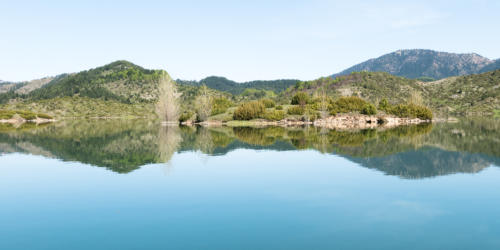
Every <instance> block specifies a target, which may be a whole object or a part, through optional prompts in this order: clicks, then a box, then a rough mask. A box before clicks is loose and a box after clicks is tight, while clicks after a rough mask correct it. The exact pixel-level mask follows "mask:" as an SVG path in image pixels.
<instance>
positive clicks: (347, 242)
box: [0, 120, 500, 249]
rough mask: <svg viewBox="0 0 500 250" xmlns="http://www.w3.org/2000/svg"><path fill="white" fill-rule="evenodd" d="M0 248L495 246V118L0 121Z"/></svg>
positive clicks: (499, 199) (498, 226)
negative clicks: (352, 125) (273, 123)
mask: <svg viewBox="0 0 500 250" xmlns="http://www.w3.org/2000/svg"><path fill="white" fill-rule="evenodd" d="M0 152H1V155H0V200H1V201H2V203H1V206H0V221H1V226H0V249H500V214H499V211H500V191H499V190H500V168H499V166H500V121H498V120H464V121H460V122H456V123H436V124H423V125H415V126H403V127H397V128H392V129H379V130H374V129H370V130H357V131H349V130H344V131H342V130H327V129H321V128H314V127H301V128H282V127H267V128H251V127H234V128H230V127H214V128H203V127H161V126H158V125H157V124H156V123H154V122H147V121H139V120H137V121H136V120H104V121H103V120H94V121H79V120H76V121H63V122H57V123H55V124H48V125H40V126H36V125H30V124H25V125H23V126H20V127H13V126H10V125H0Z"/></svg>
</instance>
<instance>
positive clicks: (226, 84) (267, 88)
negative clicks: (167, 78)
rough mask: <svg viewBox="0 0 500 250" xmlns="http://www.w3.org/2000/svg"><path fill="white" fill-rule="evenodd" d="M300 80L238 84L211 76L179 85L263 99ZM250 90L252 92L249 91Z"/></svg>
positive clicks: (182, 81) (180, 82) (180, 81)
mask: <svg viewBox="0 0 500 250" xmlns="http://www.w3.org/2000/svg"><path fill="white" fill-rule="evenodd" d="M297 82H298V80H273V81H251V82H243V83H238V82H235V81H231V80H228V79H226V78H224V77H217V76H211V77H207V78H205V79H203V80H201V81H184V80H179V79H178V80H177V83H179V84H181V85H189V86H195V87H200V86H202V85H206V86H207V87H209V88H211V89H215V90H218V91H223V92H228V93H231V94H233V95H246V96H248V95H251V94H256V93H258V94H256V95H261V96H258V97H257V98H262V97H264V95H266V93H272V92H274V93H279V92H281V91H283V90H285V89H287V88H288V87H290V86H292V85H294V84H295V83H297ZM248 89H250V90H248Z"/></svg>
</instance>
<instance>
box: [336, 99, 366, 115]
mask: <svg viewBox="0 0 500 250" xmlns="http://www.w3.org/2000/svg"><path fill="white" fill-rule="evenodd" d="M334 104H335V105H334V106H335V109H336V110H337V112H339V113H349V112H361V111H362V110H363V108H364V107H365V105H367V104H369V103H368V102H366V101H365V100H363V99H361V98H359V97H357V96H349V97H341V98H339V99H338V100H337V101H335V103H334Z"/></svg>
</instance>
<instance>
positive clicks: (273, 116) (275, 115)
mask: <svg viewBox="0 0 500 250" xmlns="http://www.w3.org/2000/svg"><path fill="white" fill-rule="evenodd" d="M263 118H264V119H266V120H270V121H280V120H283V119H285V112H284V111H282V110H273V111H268V112H266V113H265V114H264V117H263Z"/></svg>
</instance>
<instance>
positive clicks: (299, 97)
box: [291, 92, 310, 105]
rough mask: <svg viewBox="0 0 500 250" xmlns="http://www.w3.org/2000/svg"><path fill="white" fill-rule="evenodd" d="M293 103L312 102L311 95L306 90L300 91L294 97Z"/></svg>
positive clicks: (304, 103)
mask: <svg viewBox="0 0 500 250" xmlns="http://www.w3.org/2000/svg"><path fill="white" fill-rule="evenodd" d="M291 103H292V105H306V104H308V103H310V97H309V95H308V94H307V93H306V92H298V93H296V94H295V95H294V96H293V97H292V102H291Z"/></svg>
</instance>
